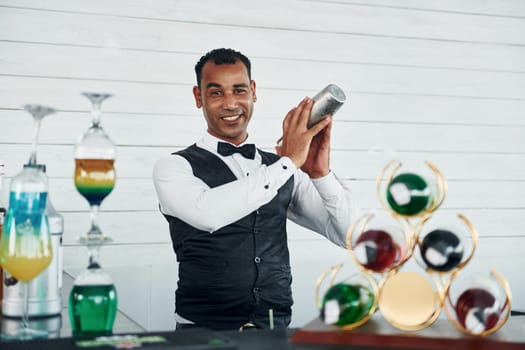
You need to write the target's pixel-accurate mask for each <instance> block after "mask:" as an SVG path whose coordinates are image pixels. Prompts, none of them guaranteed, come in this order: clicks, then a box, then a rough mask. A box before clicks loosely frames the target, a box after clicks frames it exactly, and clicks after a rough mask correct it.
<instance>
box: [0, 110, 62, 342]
mask: <svg viewBox="0 0 525 350" xmlns="http://www.w3.org/2000/svg"><path fill="white" fill-rule="evenodd" d="M24 109H25V110H26V111H28V112H29V113H31V114H32V116H33V120H34V128H33V129H34V132H33V142H32V150H31V155H30V157H29V162H28V163H27V164H25V165H24V167H23V169H22V171H21V172H20V173H18V174H17V175H16V176H15V177H14V178H13V180H12V182H11V186H10V192H9V208H8V211H7V215H6V219H5V224H4V228H3V232H2V238H1V240H0V262H1V264H2V267H3V268H4V270H6V271H7V272H8V273H9V274H10V275H11V276H13V277H14V278H16V279H17V280H18V281H19V282H21V283H22V284H23V289H22V290H23V296H24V300H23V301H24V302H23V310H22V323H21V326H20V329H19V330H18V332H17V333H14V334H3V335H2V338H3V339H31V338H39V337H46V336H47V335H48V333H47V332H45V331H38V330H34V329H30V328H29V318H28V302H29V299H28V298H29V293H28V286H29V283H30V282H31V281H32V280H33V279H34V278H35V277H37V276H38V275H39V274H40V273H41V272H43V271H44V270H45V269H46V268H47V266H48V265H49V264H50V263H51V258H52V245H51V235H50V228H49V222H48V218H47V215H46V214H45V209H46V201H47V196H48V179H47V176H46V175H45V174H44V172H43V166H42V165H39V164H37V158H36V149H37V144H38V136H39V132H40V124H41V121H42V119H43V118H44V117H45V116H46V115H49V114H51V113H54V112H55V110H54V109H52V108H49V107H45V106H40V105H26V106H24Z"/></svg>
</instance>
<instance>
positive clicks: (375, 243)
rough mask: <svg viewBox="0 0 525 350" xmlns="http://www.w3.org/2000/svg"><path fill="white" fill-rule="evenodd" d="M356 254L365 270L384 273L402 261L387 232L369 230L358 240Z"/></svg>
mask: <svg viewBox="0 0 525 350" xmlns="http://www.w3.org/2000/svg"><path fill="white" fill-rule="evenodd" d="M354 254H355V256H356V258H357V260H358V261H359V262H360V263H361V265H363V266H364V267H365V268H367V269H369V270H372V271H376V272H382V271H384V270H386V269H388V268H389V267H391V266H392V265H393V264H394V263H396V262H397V261H398V260H399V259H400V255H401V252H400V248H399V246H398V245H397V244H396V243H395V242H394V240H393V239H392V236H391V235H390V234H389V233H387V232H386V231H383V230H367V231H365V232H363V233H362V234H361V235H360V236H359V238H358V239H357V241H356V243H355V247H354Z"/></svg>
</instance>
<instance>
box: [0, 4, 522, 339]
mask: <svg viewBox="0 0 525 350" xmlns="http://www.w3.org/2000/svg"><path fill="white" fill-rule="evenodd" d="M216 47H232V48H235V49H238V50H241V51H242V52H244V53H245V54H246V55H248V56H249V57H250V58H251V59H252V63H253V71H252V74H253V78H254V79H255V80H256V81H257V86H258V97H259V99H258V102H257V104H256V109H255V114H254V118H253V121H252V125H251V128H250V132H251V134H252V135H253V136H255V138H256V140H257V141H258V142H259V143H260V145H262V146H263V147H264V148H267V149H272V147H273V144H274V142H275V140H276V139H277V138H278V137H279V136H280V125H281V120H282V118H283V116H284V115H285V113H286V112H287V111H288V110H289V109H290V108H291V107H292V106H293V105H295V104H296V103H297V102H298V101H299V100H300V99H302V98H303V97H304V96H305V95H309V96H312V95H313V94H315V93H316V92H317V91H318V90H320V89H321V88H322V87H324V86H325V85H327V84H328V83H336V84H338V85H340V86H341V87H343V88H344V90H345V92H346V93H347V95H348V96H349V100H348V102H347V103H346V105H345V106H344V107H343V108H342V109H341V110H340V112H338V114H337V115H336V117H335V125H334V129H335V130H334V132H333V134H334V135H333V153H332V165H333V169H334V170H335V171H336V172H337V174H338V175H339V177H341V178H342V179H343V180H344V181H345V182H346V183H348V184H349V186H351V188H352V189H353V191H354V193H355V199H356V201H357V203H358V205H359V206H360V207H361V208H363V209H365V210H366V209H374V210H377V209H380V204H379V202H378V200H377V198H376V195H375V184H374V180H375V177H376V175H377V174H378V173H379V171H380V170H381V168H382V167H383V166H384V165H385V164H386V163H387V161H389V160H391V159H399V160H401V161H403V162H408V163H420V162H422V161H423V160H429V161H431V162H433V163H435V164H436V165H437V166H438V167H439V168H440V169H441V170H442V172H443V173H444V174H445V176H446V178H447V179H448V182H449V193H448V196H447V199H446V201H445V203H444V205H443V207H442V209H441V210H440V212H441V213H445V214H450V215H454V214H455V213H459V212H461V213H464V214H466V215H467V216H468V217H469V218H470V219H471V220H472V221H473V222H474V224H475V226H476V227H477V229H478V230H479V233H480V236H481V239H480V242H479V250H478V251H477V253H476V256H475V258H474V260H473V261H472V263H471V265H470V266H469V269H470V271H473V272H482V273H488V270H489V268H496V269H497V270H499V271H500V272H502V273H503V274H505V275H506V276H507V278H508V280H509V282H510V285H511V288H512V290H513V292H514V297H515V300H514V309H517V310H525V298H524V296H525V281H524V279H523V266H524V265H525V233H524V230H523V226H524V224H525V219H524V215H525V182H524V181H525V166H524V164H525V2H524V1H522V0H485V1H480V0H465V1H455V0H443V1H431V0H418V1H415V0H397V1H396V0H368V1H358V0H355V1H352V0H338V1H337V0H292V1H281V0H265V1H257V2H256V1H234V0H223V1H214V0H203V1H194V0H157V1H151V0H114V1H105V0H91V1H80V0H47V1H38V0H0V159H3V160H4V162H5V163H6V173H7V179H6V180H9V178H11V177H12V176H13V175H14V174H16V173H17V172H18V171H19V170H20V168H21V166H22V164H23V163H24V162H25V161H26V160H27V158H28V154H29V149H30V141H31V132H32V122H31V119H30V117H29V115H28V114H27V113H25V112H24V111H22V110H21V106H22V105H23V104H25V103H43V104H47V105H50V106H53V107H55V108H57V109H58V110H59V113H57V114H56V115H53V116H50V117H48V118H47V119H45V120H44V121H43V125H42V132H41V138H40V140H41V146H40V147H39V150H38V156H39V160H40V161H41V162H43V163H46V164H47V167H48V175H49V177H50V193H51V196H52V199H53V202H54V204H55V206H56V207H57V209H58V210H59V211H60V212H62V213H63V214H64V216H65V234H64V245H65V249H64V268H65V270H66V271H67V272H68V273H70V274H72V275H73V276H74V275H76V274H78V272H79V271H80V270H81V269H82V268H83V267H84V266H85V265H86V254H85V251H84V248H83V247H82V246H79V245H78V244H77V238H78V236H79V235H81V234H84V233H85V232H86V231H87V229H88V224H89V214H88V206H87V203H86V202H85V201H84V200H83V198H82V197H81V196H80V195H79V194H78V193H77V192H76V190H75V188H74V185H73V180H72V176H73V166H74V165H73V145H74V143H75V142H76V140H77V138H78V137H79V135H80V134H81V133H83V131H85V130H86V129H87V128H88V126H89V124H90V116H89V109H90V105H89V103H88V101H87V100H86V99H85V98H84V97H82V96H81V95H80V92H82V91H100V92H110V93H113V94H114V95H115V96H114V97H113V98H111V99H109V100H107V101H106V102H105V103H104V104H103V116H102V124H103V126H104V128H105V129H106V131H107V132H108V134H109V135H111V137H112V138H113V140H114V141H115V142H116V144H117V145H118V158H117V162H116V168H117V173H118V180H117V185H116V188H115V190H114V192H113V193H112V194H111V195H110V196H109V197H108V199H107V200H106V201H105V202H104V203H103V205H102V208H101V210H102V211H101V226H102V228H103V229H104V231H105V232H106V233H107V234H108V235H109V236H111V237H113V239H114V242H113V244H111V245H110V246H108V247H105V248H104V249H103V251H102V263H103V265H104V266H105V267H106V268H107V269H108V270H109V271H110V273H111V275H112V276H113V278H114V280H115V282H116V284H117V289H118V293H119V297H120V299H119V302H120V308H121V309H122V310H123V312H125V313H126V314H128V315H129V316H131V317H132V318H134V319H135V320H136V321H137V322H138V323H140V324H141V325H142V326H143V327H145V328H146V329H150V330H169V329H172V328H173V326H174V321H173V292H174V289H175V284H176V280H177V272H176V262H175V257H174V254H173V252H172V249H171V244H170V238H169V234H168V227H167V224H166V222H165V221H164V219H163V218H162V216H161V215H160V214H159V212H158V210H157V201H156V196H155V193H154V189H153V184H152V181H151V172H152V166H153V163H154V161H155V160H156V159H157V158H158V157H160V156H162V155H164V154H168V153H170V152H173V151H175V150H178V149H180V148H181V147H184V146H186V145H188V144H190V143H192V142H194V141H195V140H196V139H198V138H199V137H200V136H201V135H202V133H203V131H204V130H205V123H204V119H203V117H202V115H201V112H200V110H197V109H196V108H195V106H194V102H193V97H192V94H191V88H192V86H193V85H194V83H195V82H194V80H195V78H194V72H193V66H194V64H195V63H196V61H197V60H198V59H199V57H200V56H201V55H202V54H203V53H205V52H207V51H209V50H210V49H213V48H216ZM7 182H8V181H7ZM2 199H3V200H4V201H6V193H5V191H4V194H3V197H2ZM289 231H290V238H289V240H290V250H291V256H292V261H293V274H294V285H293V286H294V296H295V306H294V317H293V323H292V325H293V326H300V325H302V324H304V323H306V322H308V321H309V320H310V319H312V318H313V317H315V316H316V309H315V306H314V301H313V285H314V281H315V279H316V278H317V276H318V275H319V274H320V273H321V272H322V271H323V270H324V269H325V268H327V267H328V266H330V265H332V264H335V263H338V262H345V263H347V266H349V269H351V270H356V269H355V267H353V266H352V265H351V262H350V260H349V258H348V256H347V253H346V252H345V251H344V250H341V249H339V248H337V247H335V246H334V245H332V244H331V243H329V242H327V241H326V240H324V239H323V238H321V237H319V236H318V235H316V234H315V233H312V232H307V231H306V230H304V229H301V228H299V227H297V226H294V225H292V224H291V225H290V228H289Z"/></svg>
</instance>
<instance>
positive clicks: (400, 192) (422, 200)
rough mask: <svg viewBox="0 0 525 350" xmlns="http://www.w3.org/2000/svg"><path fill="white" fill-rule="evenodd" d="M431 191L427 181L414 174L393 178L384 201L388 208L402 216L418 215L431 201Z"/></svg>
mask: <svg viewBox="0 0 525 350" xmlns="http://www.w3.org/2000/svg"><path fill="white" fill-rule="evenodd" d="M431 195H432V191H431V189H430V186H429V184H428V183H427V181H426V180H425V179H424V178H423V177H422V176H419V175H417V174H414V173H404V174H399V175H397V176H395V177H394V178H393V179H392V181H390V183H389V184H388V186H387V191H386V200H387V202H388V204H389V205H390V208H392V210H393V211H394V212H396V213H398V214H401V215H404V216H414V215H418V214H420V213H421V212H423V211H424V210H425V209H427V208H428V207H429V205H430V203H431V201H432V198H431Z"/></svg>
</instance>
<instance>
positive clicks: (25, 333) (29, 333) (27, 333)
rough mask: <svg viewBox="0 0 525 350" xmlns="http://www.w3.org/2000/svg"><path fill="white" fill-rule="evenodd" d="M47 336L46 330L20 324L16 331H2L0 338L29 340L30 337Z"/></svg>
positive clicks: (39, 337) (40, 337)
mask: <svg viewBox="0 0 525 350" xmlns="http://www.w3.org/2000/svg"><path fill="white" fill-rule="evenodd" d="M48 336H49V332H48V331H44V330H40V329H32V328H24V327H23V326H22V325H20V329H18V331H17V332H16V333H5V334H4V333H2V334H1V335H0V339H1V340H30V339H42V338H47V337H48Z"/></svg>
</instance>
